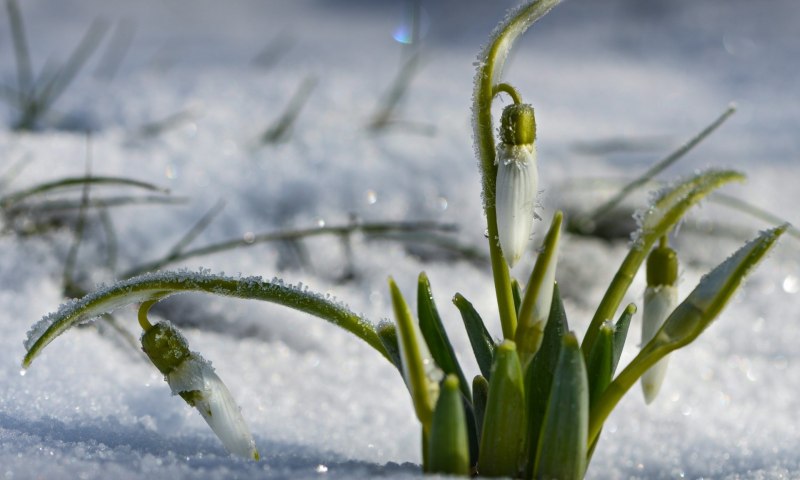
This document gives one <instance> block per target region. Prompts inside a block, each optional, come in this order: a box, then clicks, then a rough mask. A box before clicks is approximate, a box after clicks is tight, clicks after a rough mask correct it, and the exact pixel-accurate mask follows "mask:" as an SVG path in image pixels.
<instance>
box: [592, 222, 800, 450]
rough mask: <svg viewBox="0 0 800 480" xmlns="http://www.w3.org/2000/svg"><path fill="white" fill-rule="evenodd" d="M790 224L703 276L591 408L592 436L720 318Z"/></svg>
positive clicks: (745, 246) (752, 241) (757, 238)
mask: <svg viewBox="0 0 800 480" xmlns="http://www.w3.org/2000/svg"><path fill="white" fill-rule="evenodd" d="M787 228H788V225H782V226H780V227H777V228H774V229H772V230H768V231H766V232H762V233H761V235H759V236H758V237H756V238H755V239H753V240H751V241H750V242H748V243H747V244H745V245H744V246H743V247H742V248H740V249H739V250H737V251H736V253H734V254H733V255H732V256H730V257H728V259H727V260H725V261H724V262H722V263H721V264H719V265H718V266H717V267H716V268H714V270H712V271H711V272H709V273H708V274H707V275H705V276H704V277H703V279H702V280H700V283H699V284H698V285H697V286H696V287H695V289H694V290H693V291H692V293H690V294H689V296H688V297H687V298H686V300H684V301H683V303H681V304H680V305H678V308H676V309H675V311H673V312H672V314H671V315H670V316H669V317H668V318H667V320H666V321H665V322H664V325H663V326H662V327H661V329H660V330H659V331H658V333H656V335H655V337H653V339H652V340H651V341H650V342H649V343H648V344H647V345H645V346H644V348H642V349H641V350H640V351H639V354H638V355H637V356H636V357H635V358H634V359H633V360H632V361H631V363H630V364H629V365H628V366H627V367H625V369H624V370H623V371H622V372H620V374H619V375H618V376H617V378H616V379H614V381H613V382H611V384H610V385H609V386H608V388H607V389H606V391H605V393H604V394H603V396H602V397H601V398H600V400H599V401H598V402H597V403H596V404H595V406H594V408H592V412H591V417H590V426H589V439H590V440H591V441H594V439H595V438H596V437H597V436H598V435H599V433H600V430H601V429H602V427H603V423H605V421H606V418H608V415H610V414H611V411H612V410H613V409H614V407H616V405H617V403H618V402H619V401H620V400H621V399H622V397H623V396H624V395H625V393H626V392H627V391H628V390H629V389H630V388H631V387H632V386H633V385H634V384H635V383H636V381H637V380H638V379H639V378H640V377H641V376H642V375H643V374H644V373H645V372H646V371H647V370H649V369H650V367H652V366H653V365H655V364H656V363H657V362H658V361H659V360H661V359H662V358H664V356H666V355H667V354H669V353H670V352H672V351H674V350H677V349H679V348H681V347H684V346H686V345H688V344H689V343H691V342H693V341H694V340H695V339H696V338H697V337H698V336H699V335H700V334H701V333H703V331H704V330H705V329H706V328H708V326H709V325H711V323H712V322H713V321H714V319H716V318H717V316H718V315H719V313H720V312H721V311H722V308H723V307H724V306H725V305H726V304H727V303H728V301H729V300H730V298H731V296H732V295H733V294H734V293H735V292H736V290H737V289H738V288H739V286H740V285H741V283H742V280H744V277H745V276H747V274H748V273H749V272H750V271H751V270H752V269H753V268H754V267H755V266H756V265H757V264H758V262H759V261H760V260H761V259H763V258H764V256H765V255H766V254H767V252H769V251H770V250H771V249H772V247H773V246H774V245H775V242H777V240H778V238H779V237H780V236H781V235H782V234H783V233H785V232H786V229H787Z"/></svg>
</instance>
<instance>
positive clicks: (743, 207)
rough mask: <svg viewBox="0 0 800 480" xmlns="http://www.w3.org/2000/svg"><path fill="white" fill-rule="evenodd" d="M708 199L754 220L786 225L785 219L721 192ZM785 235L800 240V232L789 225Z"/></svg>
mask: <svg viewBox="0 0 800 480" xmlns="http://www.w3.org/2000/svg"><path fill="white" fill-rule="evenodd" d="M708 199H709V201H712V202H715V203H718V204H720V205H725V206H726V207H729V208H733V209H735V210H738V211H740V212H744V213H746V214H748V215H750V216H752V217H754V218H757V219H759V220H763V221H764V222H767V223H769V224H770V225H782V224H784V223H787V222H786V220H785V219H783V218H780V217H779V216H777V215H775V214H774V213H771V212H768V211H766V210H764V209H763V208H761V207H758V206H756V205H753V204H752V203H750V202H747V201H745V200H742V199H741V198H739V197H734V196H733V195H727V194H725V193H722V192H714V193H712V194H711V195H709V196H708ZM786 233H787V234H789V235H791V236H793V237H794V238H796V239H800V230H798V229H797V228H795V227H794V226H793V225H789V228H787V229H786Z"/></svg>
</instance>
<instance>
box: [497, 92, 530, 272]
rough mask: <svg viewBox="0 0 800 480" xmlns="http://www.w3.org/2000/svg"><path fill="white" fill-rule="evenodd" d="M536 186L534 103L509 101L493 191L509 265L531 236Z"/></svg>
mask: <svg viewBox="0 0 800 480" xmlns="http://www.w3.org/2000/svg"><path fill="white" fill-rule="evenodd" d="M538 188H539V171H538V168H537V165H536V118H535V117H534V114H533V107H531V106H530V105H527V104H514V105H509V106H507V107H506V108H505V109H504V110H503V115H502V117H501V119H500V143H499V144H498V145H497V182H496V195H495V198H496V200H495V208H496V211H497V232H498V236H499V240H500V248H501V249H502V250H503V256H504V257H505V259H506V262H508V265H509V267H513V266H514V264H516V263H517V261H518V260H519V259H520V258H521V257H522V254H523V253H524V252H525V248H526V247H527V245H528V241H529V240H530V236H531V231H532V230H533V218H534V208H535V207H536V194H537V189H538Z"/></svg>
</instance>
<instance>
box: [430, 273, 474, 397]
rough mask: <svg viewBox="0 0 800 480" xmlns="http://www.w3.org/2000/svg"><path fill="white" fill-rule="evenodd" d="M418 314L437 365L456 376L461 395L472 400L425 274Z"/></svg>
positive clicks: (446, 372)
mask: <svg viewBox="0 0 800 480" xmlns="http://www.w3.org/2000/svg"><path fill="white" fill-rule="evenodd" d="M417 314H418V315H419V328H420V331H421V332H422V336H423V337H424V338H425V343H427V344H428V348H430V351H431V355H432V356H433V359H434V360H435V361H436V364H437V365H439V367H440V368H441V369H442V370H443V371H444V373H445V374H448V375H449V374H453V375H455V376H456V377H457V378H458V382H459V388H460V389H461V393H462V394H463V395H464V397H466V398H470V397H471V396H472V394H471V393H470V391H469V384H468V383H467V379H466V377H464V372H463V371H461V365H459V364H458V359H457V358H456V353H455V350H454V349H453V345H452V344H451V343H450V339H449V338H448V337H447V332H446V331H445V329H444V325H442V319H441V317H440V316H439V311H438V310H437V308H436V303H435V302H434V301H433V292H432V291H431V284H430V282H429V281H428V276H427V275H425V272H422V273H420V274H419V280H418V282H417Z"/></svg>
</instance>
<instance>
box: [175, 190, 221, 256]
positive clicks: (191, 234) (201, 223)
mask: <svg viewBox="0 0 800 480" xmlns="http://www.w3.org/2000/svg"><path fill="white" fill-rule="evenodd" d="M224 208H225V200H219V201H217V203H215V204H214V206H212V207H211V208H210V209H209V210H208V211H207V212H206V213H205V214H204V215H203V216H202V217H200V219H199V220H198V221H197V222H196V223H195V224H194V225H193V226H192V228H190V229H189V231H188V232H186V234H185V235H184V236H183V237H181V239H180V240H178V242H177V243H175V245H173V246H172V248H171V249H170V251H169V253H168V254H167V257H173V256H177V255H180V254H181V252H183V250H184V249H185V248H186V247H188V246H189V245H191V243H192V242H193V241H194V240H195V239H196V238H197V237H198V236H199V235H200V234H201V233H203V231H205V229H206V228H208V226H209V225H211V222H213V221H214V219H215V218H217V215H219V214H220V213H222V210H223V209H224Z"/></svg>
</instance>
